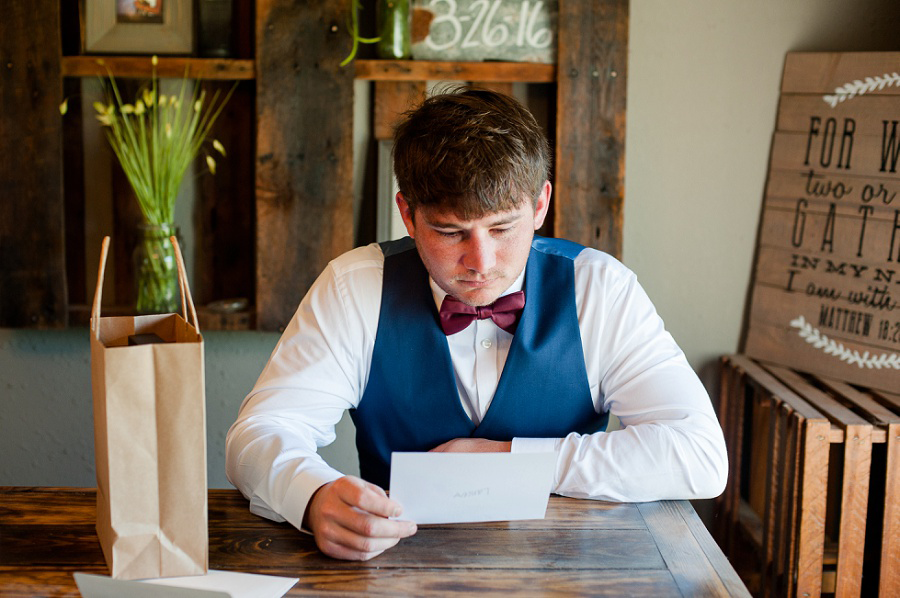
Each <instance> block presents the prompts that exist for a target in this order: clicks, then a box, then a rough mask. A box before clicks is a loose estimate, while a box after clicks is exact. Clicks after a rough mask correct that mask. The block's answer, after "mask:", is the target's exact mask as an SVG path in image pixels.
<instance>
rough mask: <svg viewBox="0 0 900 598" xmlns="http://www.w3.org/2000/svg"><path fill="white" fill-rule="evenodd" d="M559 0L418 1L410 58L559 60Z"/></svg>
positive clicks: (520, 60)
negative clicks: (557, 50) (557, 30)
mask: <svg viewBox="0 0 900 598" xmlns="http://www.w3.org/2000/svg"><path fill="white" fill-rule="evenodd" d="M557 14H558V3H557V2H556V0H415V1H414V2H413V15H412V57H413V58H415V59H419V60H460V61H466V60H469V61H480V60H507V61H518V62H542V63H554V62H556V19H557Z"/></svg>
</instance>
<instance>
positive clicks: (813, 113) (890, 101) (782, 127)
mask: <svg viewBox="0 0 900 598" xmlns="http://www.w3.org/2000/svg"><path fill="white" fill-rule="evenodd" d="M886 89H891V90H893V92H894V93H895V94H898V95H900V87H894V88H886ZM896 106H897V97H896V96H895V95H865V96H860V97H858V98H854V99H853V101H852V102H841V103H839V104H837V105H835V106H833V107H832V106H831V104H830V103H829V102H828V101H827V100H826V98H825V96H823V95H822V94H802V95H800V94H797V95H794V94H791V95H783V96H782V97H781V101H780V102H779V103H778V120H777V124H776V128H777V130H778V131H781V132H785V133H800V134H803V135H804V136H806V135H807V134H808V133H809V132H810V131H815V130H817V129H818V131H819V132H820V133H824V131H825V130H826V128H827V129H829V130H831V129H832V128H833V129H834V131H835V134H836V135H837V136H838V139H840V137H841V136H842V134H843V133H844V131H845V126H846V131H847V132H848V133H849V132H855V131H874V132H880V131H881V130H882V124H883V117H881V116H879V115H890V114H891V113H892V112H893V111H894V110H895V107H896ZM829 120H833V121H834V123H833V124H832V123H830V122H829ZM888 124H890V122H889V123H888ZM820 155H821V150H820Z"/></svg>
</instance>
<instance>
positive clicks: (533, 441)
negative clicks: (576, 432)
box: [509, 438, 562, 453]
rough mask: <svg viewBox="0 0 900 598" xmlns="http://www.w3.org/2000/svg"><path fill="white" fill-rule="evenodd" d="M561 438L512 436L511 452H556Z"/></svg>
mask: <svg viewBox="0 0 900 598" xmlns="http://www.w3.org/2000/svg"><path fill="white" fill-rule="evenodd" d="M561 442H562V438H513V439H512V446H511V447H510V449H509V452H511V453H556V452H558V451H559V446H560V443H561Z"/></svg>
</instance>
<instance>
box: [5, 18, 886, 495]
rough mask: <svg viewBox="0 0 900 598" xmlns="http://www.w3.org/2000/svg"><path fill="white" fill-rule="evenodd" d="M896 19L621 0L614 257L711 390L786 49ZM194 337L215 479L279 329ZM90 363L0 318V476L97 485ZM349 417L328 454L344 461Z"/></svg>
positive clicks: (77, 339)
mask: <svg viewBox="0 0 900 598" xmlns="http://www.w3.org/2000/svg"><path fill="white" fill-rule="evenodd" d="M898 32H900V2H897V1H896V0H857V1H850V0H753V1H747V0H632V4H631V24H630V33H629V35H630V41H629V65H628V117H627V135H626V178H625V194H626V200H625V236H624V239H625V241H624V255H623V257H624V261H625V262H626V264H628V265H629V266H630V267H631V268H632V269H633V270H635V271H636V272H637V274H638V276H639V278H640V280H641V282H642V284H643V285H644V286H645V288H646V289H647V291H648V293H649V294H650V296H651V297H652V298H653V300H654V302H655V303H656V305H657V308H658V309H659V311H660V312H661V314H662V315H663V317H664V318H665V320H666V323H667V325H668V327H669V329H670V330H671V331H672V333H673V335H674V336H675V338H676V339H677V340H678V341H679V342H680V343H681V345H682V347H683V348H684V350H685V352H686V353H687V355H688V358H689V360H690V361H691V363H692V364H693V365H694V367H695V368H697V369H698V370H700V371H701V373H702V375H703V377H704V380H705V381H706V382H707V384H708V387H709V388H710V389H711V391H714V390H715V386H714V385H715V377H714V375H713V374H714V372H715V369H714V366H715V360H716V358H717V357H718V356H719V355H721V354H723V353H729V352H733V351H735V350H736V349H737V347H738V337H739V334H740V329H741V321H742V317H743V312H744V309H745V300H746V294H747V289H748V285H749V281H750V275H751V264H752V259H753V248H754V244H755V237H756V227H757V222H758V219H759V213H760V207H761V204H762V195H763V187H764V183H765V177H766V165H767V161H768V154H769V140H770V137H771V134H772V129H773V127H774V124H775V113H776V110H777V102H778V88H779V82H780V78H781V69H782V63H783V60H784V55H785V53H786V52H788V51H790V50H811V51H827V50H836V51H850V50H898V49H900V48H898V45H900V43H898V41H897V39H898V37H897V36H898ZM0 292H15V290H14V289H0ZM205 338H206V347H207V348H206V359H207V365H206V380H207V395H208V396H207V411H208V436H209V482H210V485H211V486H213V487H217V486H226V485H227V482H226V480H225V476H224V437H225V431H226V430H227V428H228V426H229V425H230V423H231V422H232V421H233V419H234V416H235V414H236V413H237V408H238V405H239V404H240V401H241V399H242V398H243V396H244V395H245V394H246V392H247V391H248V390H249V389H250V387H251V386H252V385H253V383H254V382H255V381H256V377H257V376H258V374H259V372H260V370H261V369H262V366H263V364H264V363H265V361H266V359H267V358H268V356H269V353H270V352H271V350H272V348H273V347H274V346H275V342H276V341H277V335H274V334H267V333H256V332H241V333H228V332H211V333H207V334H205ZM89 360H90V356H89V345H88V336H87V330H66V331H27V330H26V331H22V330H9V329H0V485H74V486H92V485H94V484H95V482H94V470H93V434H92V427H91V426H92V421H91V396H90V365H89ZM349 429H350V427H349V426H348V425H347V423H346V422H345V423H344V424H342V426H341V430H340V431H339V440H338V442H337V443H336V444H335V445H334V446H332V447H329V449H328V451H327V452H328V456H327V457H326V458H327V459H329V460H330V461H331V462H333V463H334V464H336V465H339V466H340V467H343V468H345V470H346V471H348V472H352V471H353V470H354V468H355V448H354V443H353V438H352V436H351V435H350V434H348V433H347V432H348V431H349Z"/></svg>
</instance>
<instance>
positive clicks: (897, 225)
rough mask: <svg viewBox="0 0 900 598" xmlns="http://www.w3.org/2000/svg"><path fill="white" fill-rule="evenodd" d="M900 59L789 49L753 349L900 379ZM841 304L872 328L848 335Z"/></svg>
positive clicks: (877, 379)
mask: <svg viewBox="0 0 900 598" xmlns="http://www.w3.org/2000/svg"><path fill="white" fill-rule="evenodd" d="M897 56H900V54H898V53H879V54H875V53H863V54H852V53H851V54H846V55H844V54H825V53H822V54H789V55H788V57H787V58H786V61H785V69H784V78H783V83H782V96H781V101H780V105H779V118H778V129H777V130H776V131H775V133H774V135H773V138H772V150H771V158H770V164H769V177H768V183H767V186H766V196H765V200H764V203H763V218H762V223H761V226H760V238H759V240H758V245H759V251H758V258H757V260H756V263H755V266H754V288H753V291H752V298H751V309H750V318H749V324H748V331H747V338H746V343H745V349H744V350H745V351H746V352H747V354H748V355H750V356H751V357H756V358H759V359H762V360H765V361H769V362H773V363H779V364H781V365H786V366H790V367H794V368H797V369H799V370H802V371H806V372H813V373H816V374H821V375H827V376H831V377H834V378H837V379H841V380H844V381H847V382H851V383H856V384H860V385H864V386H869V387H875V388H881V389H892V388H897V387H900V318H898V317H897V316H895V315H894V314H892V313H891V312H892V311H893V310H894V309H895V308H896V307H900V302H898V300H897V297H896V293H894V292H893V287H894V285H893V283H894V281H895V280H900V267H898V266H897V264H898V262H900V234H898V233H900V210H898V209H897V205H898V204H897V202H896V197H897V194H898V193H900V174H898V170H897V169H898V167H900V117H898V112H897V110H898V108H900V74H898V73H897V72H896V71H897V70H898V67H900V63H898V61H897ZM853 69H858V70H857V71H856V72H853ZM882 69H885V70H882ZM885 73H886V74H885ZM882 75H884V77H882V79H881V80H880V81H877V79H878V77H881V76H882ZM873 77H874V78H873ZM838 81H840V82H838ZM846 83H850V84H852V85H850V87H845V86H844V84H846ZM835 86H842V88H843V90H844V91H848V93H846V94H844V93H843V91H841V92H840V93H837V95H836V92H835ZM838 96H839V97H838ZM895 277H896V278H895ZM835 313H837V314H838V315H839V321H843V318H844V317H850V318H852V319H853V320H854V321H857V322H858V321H862V320H865V321H867V322H869V321H870V322H871V326H870V327H868V329H867V330H866V331H864V333H857V332H854V335H855V336H848V335H841V334H839V333H840V332H846V331H845V330H843V329H841V328H838V329H836V328H834V327H832V326H831V325H830V324H829V322H834V321H836V320H835V318H833V317H832V316H830V315H828V314H835ZM816 320H820V323H819V324H817V323H816ZM823 320H824V321H825V323H822V322H821V321H823ZM820 324H821V325H820Z"/></svg>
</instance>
